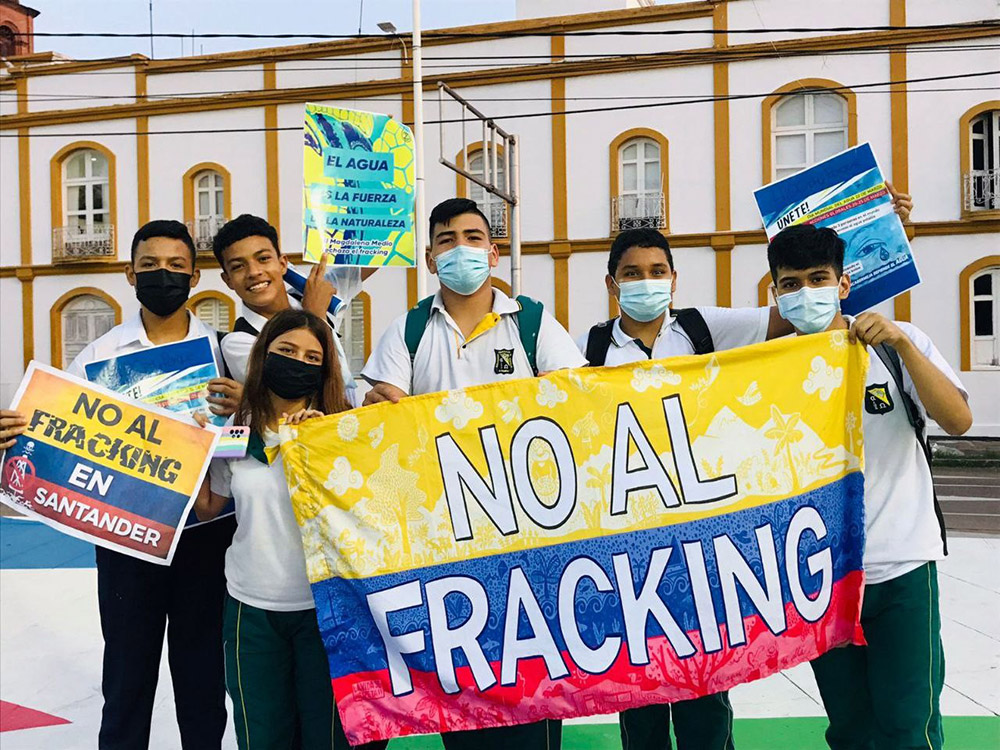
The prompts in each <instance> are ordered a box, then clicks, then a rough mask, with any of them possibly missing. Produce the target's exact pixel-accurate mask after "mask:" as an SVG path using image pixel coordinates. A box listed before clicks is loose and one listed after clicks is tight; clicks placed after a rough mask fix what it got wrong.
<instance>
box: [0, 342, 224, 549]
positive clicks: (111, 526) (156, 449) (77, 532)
mask: <svg viewBox="0 0 1000 750" xmlns="http://www.w3.org/2000/svg"><path fill="white" fill-rule="evenodd" d="M11 408H12V409H15V410H17V411H19V412H21V413H22V414H24V415H25V417H26V418H27V420H28V428H27V430H26V431H25V433H24V434H23V435H21V436H20V437H18V438H17V441H16V442H15V444H14V446H13V447H11V448H9V449H8V450H6V451H5V452H4V454H3V459H2V462H0V501H2V502H4V503H5V504H6V505H9V506H10V507H12V508H14V509H16V510H18V511H20V512H22V513H25V514H26V515H28V516H30V517H33V518H35V519H37V520H40V521H43V522H44V523H46V524H48V525H49V526H51V527H53V528H54V529H56V530H58V531H62V532H65V533H67V534H70V535H72V536H75V537H78V538H80V539H84V540H86V541H88V542H92V543H94V544H99V545H101V546H103V547H107V548H108V549H112V550H115V551H116V552H121V553H123V554H127V555H131V556H133V557H137V558H139V559H141V560H146V561H148V562H154V563H159V564H162V565H169V564H170V561H171V560H172V559H173V554H174V550H175V549H176V547H177V542H178V540H179V539H180V530H181V528H182V527H183V525H184V521H185V519H186V518H187V515H188V511H189V510H190V508H191V506H192V505H193V504H194V499H195V497H196V495H197V493H198V489H199V488H200V487H201V483H202V480H203V479H204V476H205V472H206V471H207V469H208V463H209V461H210V460H211V457H212V451H213V450H214V448H215V444H216V442H217V440H218V438H219V434H218V431H217V430H213V429H202V428H201V427H198V425H197V424H195V423H194V422H193V421H191V420H190V419H188V418H186V417H184V416H181V415H178V414H176V413H171V412H169V411H167V410H165V409H160V408H157V407H154V406H145V405H142V404H139V403H136V402H133V401H128V400H126V399H124V398H122V397H121V396H118V395H117V394H115V393H113V392H112V391H110V390H108V389H106V388H102V387H100V386H96V385H93V384H90V383H87V382H86V381H84V380H80V379H79V378H75V377H73V376H72V375H68V374H67V373H64V372H61V371H59V370H56V369H54V368H51V367H48V366H46V365H42V364H39V363H37V362H32V363H31V364H30V365H29V367H28V371H27V372H26V373H25V375H24V379H23V380H22V381H21V385H20V386H19V387H18V390H17V393H16V394H15V395H14V402H13V403H12V404H11Z"/></svg>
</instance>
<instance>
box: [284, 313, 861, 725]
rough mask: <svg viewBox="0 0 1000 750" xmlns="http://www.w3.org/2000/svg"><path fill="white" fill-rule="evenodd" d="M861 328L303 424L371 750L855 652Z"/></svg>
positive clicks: (296, 460) (680, 694)
mask: <svg viewBox="0 0 1000 750" xmlns="http://www.w3.org/2000/svg"><path fill="white" fill-rule="evenodd" d="M866 369H867V355H866V354H865V353H864V351H863V349H862V347H860V346H856V345H850V344H849V343H848V340H847V336H846V332H835V333H827V334H817V335H815V336H806V337H799V338H796V339H791V340H782V341H775V342H770V343H766V344H760V345H757V346H753V347H747V348H745V349H740V350H735V351H729V352H720V353H718V354H714V355H707V356H703V357H678V358H674V359H670V360H663V361H659V362H657V361H652V362H643V363H641V364H632V365H625V366H621V367H616V368H601V369H579V370H567V371H560V372H557V373H553V374H551V375H548V376H546V377H544V378H539V379H530V380H521V381H514V382H510V383H503V384H493V385H485V386H480V387H475V388H468V389H465V390H459V391H452V392H448V393H434V394H427V395H423V396H417V397H414V398H407V399H404V400H402V401H401V402H400V403H398V404H388V403H387V404H379V405H377V406H374V407H367V408H364V409H360V410H356V411H351V412H346V413H343V414H339V415H331V416H328V417H324V418H322V419H317V420H311V421H309V422H306V423H304V424H302V425H299V426H298V427H295V428H291V427H285V428H284V429H283V433H282V438H283V442H282V445H281V452H282V455H283V457H284V465H285V471H286V476H287V479H288V482H289V486H290V488H291V490H292V502H293V505H294V507H295V513H296V516H297V519H298V522H299V525H300V529H301V532H302V539H303V543H304V549H305V554H306V565H307V570H308V574H309V580H310V582H311V584H312V589H313V594H314V597H315V601H316V608H317V610H316V612H317V618H318V620H319V625H320V630H321V632H322V635H323V642H324V644H325V645H326V649H327V653H328V656H329V661H330V673H331V676H332V680H333V689H334V692H335V695H336V700H337V705H338V708H339V710H340V712H341V716H342V718H343V723H344V725H345V727H346V731H347V735H348V738H349V739H350V740H351V742H352V743H361V742H368V741H371V740H375V739H382V738H388V737H396V736H401V735H408V734H421V733H432V732H441V731H452V730H466V729H474V728H478V727H491V726H498V725H506V724H519V723H526V722H531V721H537V720H539V719H542V718H571V717H576V716H585V715H590V714H600V713H612V712H618V711H620V710H624V709H627V708H630V707H638V706H642V705H646V704H649V703H664V702H672V701H679V700H688V699H692V698H696V697H699V696H702V695H706V694H709V693H714V692H718V691H721V690H726V689H728V688H731V687H733V686H735V685H737V684H740V683H742V682H747V681H750V680H755V679H759V678H762V677H766V676H768V675H770V674H772V673H774V672H777V671H779V670H782V669H786V668H788V667H791V666H793V665H795V664H798V663H800V662H803V661H806V660H808V659H812V658H814V657H816V656H817V655H818V654H821V653H823V652H825V651H827V650H828V649H830V648H833V647H835V646H838V645H843V644H846V643H860V642H863V641H862V637H861V634H860V630H859V626H858V621H859V613H860V593H861V587H862V583H863V573H862V570H861V554H862V548H863V546H864V514H863V477H862V468H863V467H862V462H863V458H862V456H863V452H862V451H863V449H862V436H861V404H862V394H863V387H862V385H863V383H864V382H865V381H864V377H865V372H866Z"/></svg>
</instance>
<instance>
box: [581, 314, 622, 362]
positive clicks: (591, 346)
mask: <svg viewBox="0 0 1000 750" xmlns="http://www.w3.org/2000/svg"><path fill="white" fill-rule="evenodd" d="M614 323H615V319H614V318H612V319H611V320H605V321H604V322H603V323H598V324H597V325H596V326H594V327H593V328H591V329H590V333H588V334H587V353H586V357H587V364H589V365H590V366H591V367H603V365H604V362H605V361H606V360H607V358H608V349H610V348H611V334H612V333H613V332H614Z"/></svg>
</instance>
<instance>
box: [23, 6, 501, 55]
mask: <svg viewBox="0 0 1000 750" xmlns="http://www.w3.org/2000/svg"><path fill="white" fill-rule="evenodd" d="M25 4H27V5H30V6H31V7H33V8H35V9H37V10H39V11H41V13H40V15H39V16H38V18H36V19H35V32H36V33H38V32H48V33H56V32H59V33H63V32H116V33H148V32H149V2H148V0H97V2H82V0H28V2H26V3H25ZM421 15H422V16H423V18H422V26H423V28H424V29H434V28H445V27H449V26H464V25H467V24H476V23H489V22H492V21H506V20H510V19H512V18H514V15H515V0H423V2H422V4H421ZM381 21H391V22H392V23H393V24H395V26H396V28H397V29H398V30H399V31H400V32H407V31H409V30H410V29H411V28H412V1H411V0H291V1H290V2H274V0H228V1H227V0H153V31H154V32H156V33H182V34H191V33H192V31H193V32H194V33H195V34H196V35H197V34H207V33H216V34H220V33H221V34H231V33H232V34H262V33H268V34H357V33H358V28H359V25H360V28H361V32H362V33H364V34H381V33H382V32H381V31H379V28H378V26H377V24H378V23H379V22H381ZM149 41H150V40H149V39H148V38H110V39H109V38H92V37H86V38H79V37H77V38H73V37H38V38H36V39H35V51H36V52H43V51H48V50H52V51H55V52H59V53H61V54H63V55H66V56H67V57H71V58H77V59H87V58H95V57H114V56H118V55H129V54H132V53H134V52H138V53H141V54H144V55H150V44H149ZM307 41H310V40H309V39H305V38H303V39H204V38H197V36H196V37H195V38H194V39H193V40H192V39H191V38H186V39H175V38H171V39H164V38H157V39H154V40H153V55H154V56H155V57H156V58H157V59H160V58H167V57H181V56H188V55H191V54H195V55H202V54H204V55H207V54H212V53H217V52H229V51H232V50H241V49H254V48H257V47H273V46H278V45H283V44H296V43H302V42H307Z"/></svg>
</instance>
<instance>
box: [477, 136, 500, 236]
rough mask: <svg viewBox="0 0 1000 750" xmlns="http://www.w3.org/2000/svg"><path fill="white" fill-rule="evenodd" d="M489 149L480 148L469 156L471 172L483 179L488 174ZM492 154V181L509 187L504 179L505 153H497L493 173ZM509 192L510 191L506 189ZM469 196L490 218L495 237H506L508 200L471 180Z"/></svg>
mask: <svg viewBox="0 0 1000 750" xmlns="http://www.w3.org/2000/svg"><path fill="white" fill-rule="evenodd" d="M486 154H487V151H485V150H480V151H477V152H476V153H474V154H472V155H471V156H470V157H469V172H470V173H472V174H474V175H475V176H476V177H478V178H480V179H481V180H484V179H485V175H486V162H485V159H484V157H485V155H486ZM489 154H490V157H489V158H490V165H489V170H490V182H492V183H493V184H494V185H497V186H499V187H500V189H501V190H503V189H504V188H506V187H507V184H506V182H505V181H504V175H505V174H506V170H505V167H504V163H503V162H504V160H503V155H502V154H500V153H498V154H497V171H496V174H493V161H492V159H493V156H492V152H489ZM505 192H509V191H505ZM469 198H470V199H471V200H474V201H475V202H476V205H478V206H479V210H480V211H482V212H483V213H484V214H486V216H487V218H489V220H490V230H491V231H492V233H493V236H494V237H506V236H507V202H506V201H505V200H504V199H503V198H499V197H497V196H495V195H493V193H490V192H488V191H486V190H484V189H483V188H482V186H481V185H477V184H476V183H474V182H472V181H471V180H470V181H469Z"/></svg>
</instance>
